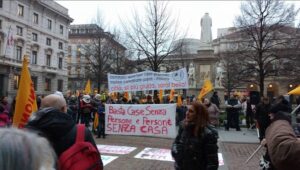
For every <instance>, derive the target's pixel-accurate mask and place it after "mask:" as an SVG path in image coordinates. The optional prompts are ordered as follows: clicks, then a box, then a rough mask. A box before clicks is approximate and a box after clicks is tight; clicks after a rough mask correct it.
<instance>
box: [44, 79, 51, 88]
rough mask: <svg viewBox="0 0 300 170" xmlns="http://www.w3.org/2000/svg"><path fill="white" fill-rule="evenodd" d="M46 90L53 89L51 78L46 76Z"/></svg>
mask: <svg viewBox="0 0 300 170" xmlns="http://www.w3.org/2000/svg"><path fill="white" fill-rule="evenodd" d="M45 91H51V79H48V78H45Z"/></svg>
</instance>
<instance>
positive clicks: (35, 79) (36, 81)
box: [31, 77, 38, 91]
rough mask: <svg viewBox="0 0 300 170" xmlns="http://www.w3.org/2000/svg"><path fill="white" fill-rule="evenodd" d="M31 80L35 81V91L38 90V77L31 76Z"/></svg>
mask: <svg viewBox="0 0 300 170" xmlns="http://www.w3.org/2000/svg"><path fill="white" fill-rule="evenodd" d="M31 81H32V83H33V88H34V91H37V84H38V78H37V77H31Z"/></svg>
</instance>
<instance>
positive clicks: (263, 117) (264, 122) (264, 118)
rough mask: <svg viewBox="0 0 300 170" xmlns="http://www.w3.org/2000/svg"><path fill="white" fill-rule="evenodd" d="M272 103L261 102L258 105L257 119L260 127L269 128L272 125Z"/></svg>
mask: <svg viewBox="0 0 300 170" xmlns="http://www.w3.org/2000/svg"><path fill="white" fill-rule="evenodd" d="M270 108H271V105H270V104H263V103H260V104H258V105H257V107H256V113H255V119H256V120H257V121H258V124H259V126H260V127H263V128H267V127H268V126H269V125H270V117H269V113H270Z"/></svg>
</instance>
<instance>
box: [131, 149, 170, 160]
mask: <svg viewBox="0 0 300 170" xmlns="http://www.w3.org/2000/svg"><path fill="white" fill-rule="evenodd" d="M135 158H139V159H150V160H159V161H172V162H174V159H173V158H172V155H171V150H170V149H160V148H145V149H144V150H142V151H141V152H140V153H138V154H137V155H135Z"/></svg>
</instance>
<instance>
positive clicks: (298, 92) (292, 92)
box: [288, 85, 300, 95]
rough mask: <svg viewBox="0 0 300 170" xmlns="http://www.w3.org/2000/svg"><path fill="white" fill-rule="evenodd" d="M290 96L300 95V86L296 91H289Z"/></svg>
mask: <svg viewBox="0 0 300 170" xmlns="http://www.w3.org/2000/svg"><path fill="white" fill-rule="evenodd" d="M288 94H295V95H300V85H299V86H298V87H296V88H295V89H293V90H291V91H289V92H288Z"/></svg>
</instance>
